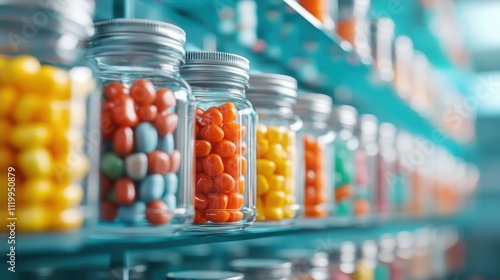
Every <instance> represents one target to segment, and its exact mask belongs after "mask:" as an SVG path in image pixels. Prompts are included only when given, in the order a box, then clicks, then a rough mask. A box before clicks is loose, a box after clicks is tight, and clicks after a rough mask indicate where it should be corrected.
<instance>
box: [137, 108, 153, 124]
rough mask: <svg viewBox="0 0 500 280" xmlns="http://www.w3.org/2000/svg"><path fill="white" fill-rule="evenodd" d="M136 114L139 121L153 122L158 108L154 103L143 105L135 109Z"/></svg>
mask: <svg viewBox="0 0 500 280" xmlns="http://www.w3.org/2000/svg"><path fill="white" fill-rule="evenodd" d="M137 116H138V117H139V121H141V122H153V121H155V120H156V117H157V116H158V109H157V108H156V106H154V105H143V106H141V107H140V108H139V110H137Z"/></svg>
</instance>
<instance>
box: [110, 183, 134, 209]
mask: <svg viewBox="0 0 500 280" xmlns="http://www.w3.org/2000/svg"><path fill="white" fill-rule="evenodd" d="M114 193H115V201H116V203H118V204H123V205H128V204H132V203H133V202H134V200H135V197H136V194H135V186H134V182H132V180H130V179H127V178H120V179H118V180H117V181H116V182H115V187H114Z"/></svg>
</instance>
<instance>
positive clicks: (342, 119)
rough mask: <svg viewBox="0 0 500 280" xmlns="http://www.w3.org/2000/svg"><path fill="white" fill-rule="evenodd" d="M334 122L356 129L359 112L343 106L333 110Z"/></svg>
mask: <svg viewBox="0 0 500 280" xmlns="http://www.w3.org/2000/svg"><path fill="white" fill-rule="evenodd" d="M332 112H333V120H334V122H335V123H339V124H341V125H344V126H348V127H354V126H355V125H356V123H357V119H356V118H357V115H358V111H357V110H356V108H354V107H352V106H349V105H342V106H337V107H334V108H333V111H332Z"/></svg>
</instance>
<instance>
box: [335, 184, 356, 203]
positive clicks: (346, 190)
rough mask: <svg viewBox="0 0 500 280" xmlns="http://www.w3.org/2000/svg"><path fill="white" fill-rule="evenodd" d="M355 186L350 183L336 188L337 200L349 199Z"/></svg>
mask: <svg viewBox="0 0 500 280" xmlns="http://www.w3.org/2000/svg"><path fill="white" fill-rule="evenodd" d="M353 194H354V193H353V188H352V187H351V186H350V185H343V186H340V187H338V188H336V189H335V201H342V200H344V199H348V198H350V197H352V195H353Z"/></svg>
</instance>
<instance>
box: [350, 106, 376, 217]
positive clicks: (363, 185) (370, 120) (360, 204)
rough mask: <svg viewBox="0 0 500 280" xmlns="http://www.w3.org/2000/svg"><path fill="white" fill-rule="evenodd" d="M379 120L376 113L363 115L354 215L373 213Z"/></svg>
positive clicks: (359, 134) (362, 215) (358, 133)
mask: <svg viewBox="0 0 500 280" xmlns="http://www.w3.org/2000/svg"><path fill="white" fill-rule="evenodd" d="M377 123H378V121H377V118H376V117H375V116H374V115H361V116H360V117H359V121H358V125H357V133H356V136H357V137H358V138H359V142H360V143H359V148H358V149H357V150H356V155H355V157H356V190H355V195H354V215H356V217H358V218H366V217H369V216H370V215H371V214H373V209H374V207H373V205H374V201H373V195H374V191H375V185H376V177H377V155H378V145H377V130H378V124H377Z"/></svg>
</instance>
